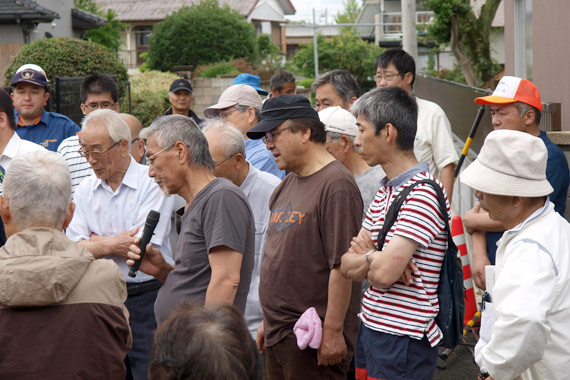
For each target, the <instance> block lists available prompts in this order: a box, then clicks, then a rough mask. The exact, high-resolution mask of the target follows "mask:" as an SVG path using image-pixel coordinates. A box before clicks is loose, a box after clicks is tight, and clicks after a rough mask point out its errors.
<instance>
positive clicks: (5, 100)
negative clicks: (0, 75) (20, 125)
mask: <svg viewBox="0 0 570 380" xmlns="http://www.w3.org/2000/svg"><path fill="white" fill-rule="evenodd" d="M0 112H3V113H5V114H6V119H7V120H6V121H7V122H8V125H9V126H10V128H11V129H12V130H15V129H16V122H15V121H14V102H13V101H12V98H11V97H10V95H9V94H8V93H7V92H6V91H5V90H4V89H3V88H0Z"/></svg>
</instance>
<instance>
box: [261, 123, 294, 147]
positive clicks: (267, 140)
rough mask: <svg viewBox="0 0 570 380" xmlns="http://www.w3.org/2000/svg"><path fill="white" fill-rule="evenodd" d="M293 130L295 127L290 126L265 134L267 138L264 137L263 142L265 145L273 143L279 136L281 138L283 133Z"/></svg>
mask: <svg viewBox="0 0 570 380" xmlns="http://www.w3.org/2000/svg"><path fill="white" fill-rule="evenodd" d="M292 128H293V126H292V125H290V126H288V127H285V128H281V129H277V130H275V131H273V132H265V136H263V137H262V138H261V140H263V143H265V144H267V143H270V142H273V140H275V138H276V137H277V136H279V135H280V134H281V133H283V132H285V131H286V130H288V129H292Z"/></svg>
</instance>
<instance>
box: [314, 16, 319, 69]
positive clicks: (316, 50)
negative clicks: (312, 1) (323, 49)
mask: <svg viewBox="0 0 570 380" xmlns="http://www.w3.org/2000/svg"><path fill="white" fill-rule="evenodd" d="M317 30H318V27H317V19H316V17H315V8H313V56H314V60H315V79H317V78H318V77H319V50H318V46H317Z"/></svg>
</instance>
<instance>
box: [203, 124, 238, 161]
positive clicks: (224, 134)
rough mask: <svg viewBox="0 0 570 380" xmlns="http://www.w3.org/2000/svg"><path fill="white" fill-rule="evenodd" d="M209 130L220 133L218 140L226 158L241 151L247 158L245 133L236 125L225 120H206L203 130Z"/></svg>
mask: <svg viewBox="0 0 570 380" xmlns="http://www.w3.org/2000/svg"><path fill="white" fill-rule="evenodd" d="M209 130H211V131H212V132H217V133H219V135H218V139H219V140H218V142H219V144H220V147H221V148H222V151H223V152H224V156H225V157H226V158H229V157H233V156H235V155H236V154H238V153H241V154H242V155H243V157H244V158H245V142H244V140H243V134H242V133H241V132H240V131H239V130H238V129H237V128H236V127H234V126H232V125H230V124H228V123H226V122H224V121H223V120H218V119H211V120H207V121H206V123H205V124H204V126H203V128H202V132H204V133H206V132H207V131H209Z"/></svg>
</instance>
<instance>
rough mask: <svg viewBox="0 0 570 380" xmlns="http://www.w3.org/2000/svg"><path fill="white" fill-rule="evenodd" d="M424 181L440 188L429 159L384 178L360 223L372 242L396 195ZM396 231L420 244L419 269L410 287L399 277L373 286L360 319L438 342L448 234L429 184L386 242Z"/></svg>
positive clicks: (414, 196)
mask: <svg viewBox="0 0 570 380" xmlns="http://www.w3.org/2000/svg"><path fill="white" fill-rule="evenodd" d="M422 179H431V180H434V181H436V182H437V183H438V184H439V185H440V186H441V183H440V182H439V181H437V180H436V179H435V178H434V177H433V176H432V175H431V174H429V171H428V165H427V164H425V163H420V164H418V165H416V166H414V167H412V168H410V169H408V170H407V171H405V172H404V173H402V174H400V175H399V176H398V177H395V178H393V179H392V180H389V181H388V179H387V178H385V179H383V180H382V182H381V186H380V189H379V190H378V193H377V194H376V196H375V198H374V201H373V202H372V203H371V204H370V208H369V209H368V212H367V213H366V217H365V219H364V221H363V222H362V227H364V228H365V229H366V230H368V231H370V232H371V235H372V241H373V242H374V244H378V235H379V233H380V231H381V230H382V225H383V224H384V216H385V214H386V212H387V211H388V208H389V207H390V205H391V204H392V202H393V200H394V198H395V197H396V196H397V195H398V194H399V193H400V192H401V191H402V190H403V189H405V188H406V187H408V186H410V185H411V184H413V183H415V182H417V181H419V180H422ZM446 204H447V212H448V215H449V203H448V202H447V201H446ZM394 235H398V236H402V237H405V238H407V239H410V240H413V241H414V242H416V243H418V248H417V250H416V252H415V253H414V255H413V256H412V260H413V261H414V262H415V264H416V265H417V266H418V268H419V270H418V271H416V272H414V273H413V283H412V284H411V285H406V284H404V283H403V282H400V281H397V282H395V283H394V284H392V286H390V287H386V288H376V287H374V286H371V287H370V288H369V289H368V290H367V291H366V293H365V294H364V297H363V299H362V312H361V314H360V318H361V320H362V323H363V324H364V325H365V326H366V327H368V328H370V329H372V330H376V331H380V332H383V333H387V334H393V335H407V336H410V337H411V338H414V339H422V338H423V337H424V335H427V338H428V340H429V342H430V344H431V345H432V347H433V346H436V345H437V344H438V343H439V341H440V340H441V338H442V333H441V331H440V329H439V328H438V327H437V325H436V323H435V321H434V318H435V317H436V315H437V313H438V311H439V303H438V297H437V287H438V283H439V274H440V270H441V264H442V262H443V257H444V255H445V251H446V249H447V233H446V231H445V220H444V217H443V215H442V213H441V211H440V208H439V202H438V199H437V193H436V192H435V190H434V189H433V187H431V186H430V185H429V184H421V185H418V186H417V187H415V188H414V189H413V190H412V191H411V192H410V194H409V195H408V196H407V198H406V199H405V201H404V203H403V205H402V208H401V209H400V211H399V213H398V216H397V219H396V221H395V222H394V224H393V225H392V227H391V228H390V231H389V232H388V234H387V236H386V240H385V243H384V246H386V245H387V244H389V243H390V240H391V239H392V237H393V236H394ZM380 254H381V253H380Z"/></svg>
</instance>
